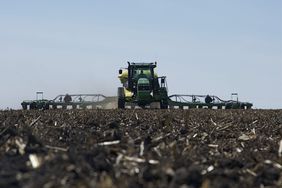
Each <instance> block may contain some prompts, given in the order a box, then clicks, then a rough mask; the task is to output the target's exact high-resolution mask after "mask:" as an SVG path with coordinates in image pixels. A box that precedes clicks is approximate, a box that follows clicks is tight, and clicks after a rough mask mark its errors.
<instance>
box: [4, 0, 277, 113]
mask: <svg viewBox="0 0 282 188" xmlns="http://www.w3.org/2000/svg"><path fill="white" fill-rule="evenodd" d="M127 61H135V62H152V61H157V62H158V73H159V75H166V76H167V79H168V86H169V93H170V94H175V93H185V94H215V95H218V96H220V97H222V98H225V99H229V98H230V93H232V92H238V93H239V98H240V99H241V100H242V101H250V102H253V103H254V106H255V107H256V108H282V1H279V0H268V1H265V0H250V1H243V0H236V1H235V0H234V1H224V0H214V1H207V0H206V1H188V0H175V1H171V0H154V1H149V0H143V1H137V0H119V1H117V0H105V1H94V0H92V1H90V0H89V1H70V0H60V1H55V0H54V1H52V0H49V1H35V0H34V1H29V0H26V1H4V0H2V1H0V71H1V72H0V73H1V74H0V79H1V92H0V108H1V109H4V108H6V107H12V108H20V103H21V101H22V100H24V99H33V98H34V97H35V92H36V91H44V92H45V97H46V98H48V99H52V98H54V97H55V96H56V95H58V94H65V93H103V94H105V95H116V92H117V91H116V90H117V87H118V86H119V85H120V83H119V80H118V79H117V76H118V75H117V73H118V69H119V68H120V67H124V66H126V62H127Z"/></svg>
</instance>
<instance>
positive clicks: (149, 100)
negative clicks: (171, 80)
mask: <svg viewBox="0 0 282 188" xmlns="http://www.w3.org/2000/svg"><path fill="white" fill-rule="evenodd" d="M127 63H128V68H126V69H120V70H119V76H118V77H119V79H120V81H121V83H122V85H123V86H122V87H119V88H118V108H120V109H124V108H125V106H126V104H131V105H137V106H139V107H141V108H145V107H146V106H151V105H152V104H157V105H155V106H158V108H161V109H167V108H168V92H167V86H166V85H167V84H166V77H165V76H161V77H158V75H157V74H156V72H155V68H156V67H157V62H154V63H133V62H127Z"/></svg>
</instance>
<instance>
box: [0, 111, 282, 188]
mask: <svg viewBox="0 0 282 188" xmlns="http://www.w3.org/2000/svg"><path fill="white" fill-rule="evenodd" d="M0 121H1V124H0V187H26V188H29V187H34V188H37V187H42V188H51V187H54V188H55V187H98V188H99V187H101V188H108V187H132V188H135V187H137V188H138V187H149V188H155V187H171V188H174V187H182V188H188V187H189V188H190V187H191V188H192V187H201V188H209V187H240V188H243V187H282V166H281V165H282V141H281V139H282V110H208V109H198V110H196V109H195V110H65V111H64V110H49V111H1V112H0Z"/></svg>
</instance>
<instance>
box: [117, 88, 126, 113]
mask: <svg viewBox="0 0 282 188" xmlns="http://www.w3.org/2000/svg"><path fill="white" fill-rule="evenodd" d="M124 108H125V94H124V89H123V87H119V88H118V109H124Z"/></svg>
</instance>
